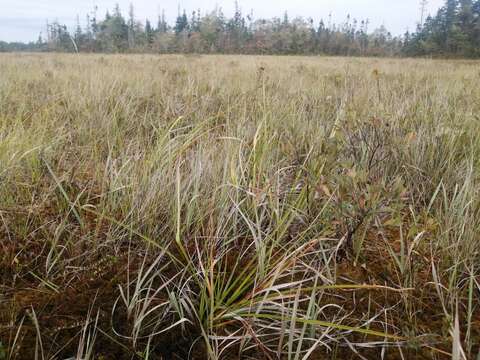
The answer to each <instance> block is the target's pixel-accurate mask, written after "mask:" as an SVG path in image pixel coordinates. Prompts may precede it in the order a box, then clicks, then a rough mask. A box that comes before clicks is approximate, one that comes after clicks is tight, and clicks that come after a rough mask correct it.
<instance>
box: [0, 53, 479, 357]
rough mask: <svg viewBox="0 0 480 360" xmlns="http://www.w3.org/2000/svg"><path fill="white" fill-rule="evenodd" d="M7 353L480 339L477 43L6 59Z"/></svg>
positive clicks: (362, 352)
mask: <svg viewBox="0 0 480 360" xmlns="http://www.w3.org/2000/svg"><path fill="white" fill-rule="evenodd" d="M0 74H1V77H0V181H1V184H2V186H1V187H0V239H1V242H0V244H1V247H2V253H1V254H2V255H1V257H0V281H1V282H0V291H1V293H0V341H1V342H0V354H2V351H3V352H4V353H5V355H4V357H6V358H7V359H31V358H39V359H40V358H41V359H53V358H69V357H70V358H76V359H94V358H102V357H103V358H129V359H130V358H143V359H158V358H174V356H176V357H177V358H185V359H187V358H193V359H196V358H199V359H203V358H209V359H228V358H265V359H279V358H286V359H294V360H298V359H317V358H318V359H322V358H332V359H343V358H345V357H347V356H348V357H351V356H353V357H358V358H380V357H382V358H404V359H405V358H417V357H418V358H419V357H424V358H425V357H426V358H433V359H441V358H449V357H452V358H454V359H462V358H475V357H476V356H477V354H478V353H479V351H480V349H479V348H478V343H479V341H480V332H479V329H480V312H479V306H480V302H479V300H478V299H479V291H480V283H479V276H480V273H479V272H480V269H479V264H480V250H479V247H478V240H479V239H478V234H479V231H480V220H479V219H480V217H479V215H480V214H479V212H480V196H479V190H478V189H479V176H478V175H479V162H478V159H479V155H480V154H479V152H480V138H479V137H478V134H479V131H480V125H479V120H480V118H479V117H478V114H480V103H479V101H478V99H479V98H480V88H479V87H478V86H477V84H478V81H479V80H480V73H479V72H478V63H476V62H466V61H464V62H460V61H432V60H388V59H386V60H377V59H355V58H352V59H343V58H308V57H247V56H236V57H233V56H232V57H229V56H205V57H183V56H161V57H158V56H134V55H129V56H120V55H115V56H113V55H112V56H101V55H78V56H73V55H72V56H70V55H28V54H25V55H18V54H10V55H9V54H6V55H2V56H1V57H0Z"/></svg>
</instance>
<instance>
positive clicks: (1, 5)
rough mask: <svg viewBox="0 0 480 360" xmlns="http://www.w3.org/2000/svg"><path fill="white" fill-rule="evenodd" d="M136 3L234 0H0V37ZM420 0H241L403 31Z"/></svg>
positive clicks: (248, 5) (169, 6)
mask: <svg viewBox="0 0 480 360" xmlns="http://www.w3.org/2000/svg"><path fill="white" fill-rule="evenodd" d="M131 2H132V3H133V4H134V6H135V12H136V17H137V19H138V20H141V21H144V20H145V18H147V17H148V18H149V19H151V20H154V21H155V20H156V18H157V15H158V13H159V11H161V9H165V11H166V15H167V18H168V20H169V21H170V22H173V21H174V19H175V17H176V15H177V11H178V10H177V9H178V6H180V7H181V8H182V9H184V8H185V9H187V12H188V13H190V12H191V11H192V10H194V9H197V8H200V9H202V10H203V11H204V12H205V10H212V9H214V8H215V5H217V4H218V6H220V7H221V8H222V9H223V10H224V12H225V14H226V15H228V16H230V15H231V14H232V13H233V8H234V5H233V4H234V0H182V1H177V0H133V1H132V0H0V40H6V41H29V40H36V39H37V37H38V34H39V33H40V31H43V32H45V24H46V22H47V20H49V21H53V20H58V21H59V22H61V23H65V24H67V25H68V26H69V27H70V28H71V27H73V25H74V24H75V18H76V16H77V14H78V15H79V16H80V20H81V22H82V26H83V25H84V23H85V14H87V13H88V12H90V11H91V10H92V8H93V7H94V5H96V6H98V9H99V17H103V15H104V14H105V11H106V9H112V8H113V7H114V5H115V3H119V4H120V7H121V9H122V11H123V13H124V14H127V12H128V7H129V4H130V3H131ZM419 2H420V1H419V0H239V4H240V6H241V8H242V10H243V12H244V13H248V12H250V10H252V9H253V10H254V16H255V18H260V17H262V18H263V17H268V18H270V17H274V16H282V15H283V13H284V12H285V11H288V13H289V15H290V17H295V16H304V17H312V18H313V19H314V20H315V22H316V23H317V22H318V21H320V19H325V20H326V19H327V18H328V15H329V13H331V14H332V16H333V20H334V22H336V23H339V22H342V21H344V20H345V18H346V16H347V15H348V14H350V15H351V16H352V17H354V18H357V19H364V18H369V19H370V21H371V24H372V25H371V29H372V28H373V27H376V26H380V25H382V24H384V25H385V26H386V27H387V28H388V29H389V30H390V31H391V32H392V33H393V34H402V33H404V32H405V30H406V29H407V28H408V29H409V30H414V29H415V26H416V23H417V22H418V20H419V18H420V10H419ZM443 2H444V1H443V0H429V5H428V8H429V9H428V10H429V12H430V13H432V14H433V13H435V12H436V10H437V9H438V8H439V7H440V6H441V5H442V3H443Z"/></svg>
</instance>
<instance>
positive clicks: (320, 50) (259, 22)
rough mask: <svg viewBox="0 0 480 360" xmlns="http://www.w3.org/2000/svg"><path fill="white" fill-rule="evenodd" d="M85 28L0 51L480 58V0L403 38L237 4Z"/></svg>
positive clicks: (1, 45) (114, 18) (357, 24)
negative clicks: (258, 15)
mask: <svg viewBox="0 0 480 360" xmlns="http://www.w3.org/2000/svg"><path fill="white" fill-rule="evenodd" d="M425 3H426V0H422V4H423V8H424V6H425ZM85 23H86V26H83V27H82V26H81V23H80V19H79V18H78V17H77V24H76V26H75V27H74V29H73V31H71V30H69V29H68V28H67V26H66V25H64V24H60V23H59V22H53V23H49V24H47V31H46V34H45V36H44V35H42V34H41V35H40V36H39V38H38V40H37V41H36V42H31V43H29V44H23V43H6V42H0V51H2V50H3V51H11V50H28V51H61V52H106V53H124V52H135V53H137V52H145V53H201V54H208V53H225V54H285V55H286V54H305V55H314V54H325V55H347V56H348V55H355V56H425V55H431V56H459V57H460V56H461V57H479V56H480V0H446V2H445V4H444V6H443V7H441V8H440V9H439V10H438V12H437V14H436V15H434V16H428V17H426V18H425V19H423V12H422V19H421V21H420V22H419V24H418V26H417V28H416V30H415V31H414V32H408V31H407V32H406V33H405V34H404V35H402V36H393V35H392V34H391V33H390V32H389V31H388V30H387V29H386V28H385V26H380V27H379V28H376V29H374V30H373V31H370V29H369V25H370V23H369V20H368V19H363V20H357V19H354V18H351V17H350V16H347V18H346V19H345V21H344V22H342V23H340V24H335V23H334V22H333V21H332V17H331V16H329V17H328V18H327V19H326V20H321V21H320V22H319V23H315V22H314V20H313V19H311V18H303V17H296V18H293V19H291V18H290V17H289V16H288V14H287V13H285V15H284V16H283V17H282V18H272V19H255V18H254V15H253V13H252V12H251V13H248V14H244V13H243V12H242V10H241V8H240V6H239V5H238V3H237V2H235V11H234V14H233V16H232V17H226V16H225V14H224V13H223V11H222V9H221V8H218V7H217V8H216V9H214V10H213V11H209V12H206V13H202V11H201V10H200V9H198V10H194V11H192V12H190V13H187V11H185V10H183V11H179V12H178V16H177V18H176V21H175V23H174V24H169V23H168V22H167V20H166V15H165V12H162V13H161V14H160V15H159V16H158V19H157V20H156V22H151V21H150V20H149V19H146V20H145V21H139V20H137V19H136V17H135V9H134V7H133V5H130V8H129V10H128V14H127V16H126V17H125V16H124V15H123V14H122V11H121V9H120V7H119V6H118V5H116V6H115V8H114V9H113V10H112V11H107V13H106V14H105V16H104V17H103V18H102V19H99V18H98V16H97V9H94V11H92V12H91V13H90V14H88V15H87V16H86V22H85Z"/></svg>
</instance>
